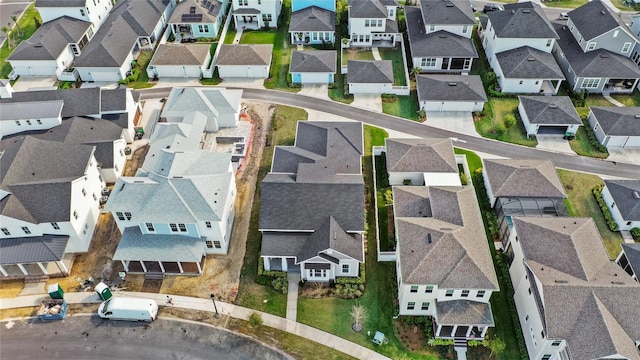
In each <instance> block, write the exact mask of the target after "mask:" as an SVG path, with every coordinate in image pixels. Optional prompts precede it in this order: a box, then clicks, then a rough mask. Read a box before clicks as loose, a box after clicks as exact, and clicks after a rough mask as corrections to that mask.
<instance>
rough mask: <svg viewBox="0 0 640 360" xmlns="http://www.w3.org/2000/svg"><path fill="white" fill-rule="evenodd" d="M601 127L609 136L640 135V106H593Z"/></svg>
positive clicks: (592, 109)
mask: <svg viewBox="0 0 640 360" xmlns="http://www.w3.org/2000/svg"><path fill="white" fill-rule="evenodd" d="M590 109H591V112H592V113H593V115H594V117H595V118H596V121H597V122H598V124H600V128H602V131H603V132H604V133H605V135H609V136H640V108H638V107H620V108H619V107H604V106H592V107H590Z"/></svg>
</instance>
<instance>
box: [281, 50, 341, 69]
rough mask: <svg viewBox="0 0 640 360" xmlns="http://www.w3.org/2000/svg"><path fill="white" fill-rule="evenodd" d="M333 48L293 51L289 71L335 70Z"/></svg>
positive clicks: (334, 52) (335, 53)
mask: <svg viewBox="0 0 640 360" xmlns="http://www.w3.org/2000/svg"><path fill="white" fill-rule="evenodd" d="M336 55H337V52H336V51H335V50H320V51H295V50H294V51H293V52H292V53H291V64H290V65H289V72H302V73H304V72H320V73H321V72H330V73H335V72H336Z"/></svg>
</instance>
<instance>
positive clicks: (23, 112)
mask: <svg viewBox="0 0 640 360" xmlns="http://www.w3.org/2000/svg"><path fill="white" fill-rule="evenodd" d="M63 103H64V102H63V101H62V100H52V101H30V102H16V103H6V104H4V105H2V111H0V121H7V120H24V119H30V120H33V119H47V118H57V117H59V116H60V115H61V113H62V105H63Z"/></svg>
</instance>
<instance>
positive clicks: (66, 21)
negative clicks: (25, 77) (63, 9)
mask: <svg viewBox="0 0 640 360" xmlns="http://www.w3.org/2000/svg"><path fill="white" fill-rule="evenodd" d="M83 2H84V1H83ZM89 26H91V23H89V22H86V21H82V20H78V19H74V18H71V17H68V16H63V17H60V18H57V19H55V20H52V21H49V22H46V23H44V24H42V26H40V27H39V28H38V30H36V32H35V33H33V35H31V37H30V38H29V39H28V40H25V41H23V42H21V43H20V45H18V47H17V48H16V49H15V50H13V52H12V53H11V55H9V57H8V58H7V60H9V61H11V60H34V61H35V60H56V59H57V58H58V57H59V56H60V54H62V52H63V51H64V50H66V49H67V47H68V46H69V44H74V43H79V42H80V39H82V36H83V35H84V33H85V32H86V31H87V29H89Z"/></svg>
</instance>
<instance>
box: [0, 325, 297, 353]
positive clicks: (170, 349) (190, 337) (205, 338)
mask: <svg viewBox="0 0 640 360" xmlns="http://www.w3.org/2000/svg"><path fill="white" fill-rule="evenodd" d="M0 326H2V328H1V329H0V334H2V335H1V338H2V346H1V347H0V358H2V359H13V360H21V359H25V360H26V359H29V360H31V359H92V360H103V359H104V360H118V359H127V360H130V359H136V360H158V359H190V360H191V359H193V360H199V359H203V360H204V359H213V360H217V359H219V360H223V359H224V360H245V359H246V360H253V359H264V360H284V359H291V357H289V356H288V355H285V354H283V353H281V352H280V351H278V350H275V349H272V348H268V347H265V346H263V345H261V344H259V343H258V342H256V341H254V340H252V339H249V338H246V337H244V336H240V335H236V334H234V333H231V332H229V331H226V330H222V329H219V328H214V327H210V326H206V325H199V324H194V323H185V322H179V321H173V320H163V319H159V320H156V321H154V322H153V323H151V324H149V325H146V324H143V323H130V322H124V321H112V320H104V321H103V320H102V319H100V318H99V317H97V316H71V317H69V316H67V318H66V319H65V320H63V321H52V322H46V323H45V322H41V321H40V320H37V319H36V320H31V321H16V322H15V323H13V324H11V323H8V322H0Z"/></svg>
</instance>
